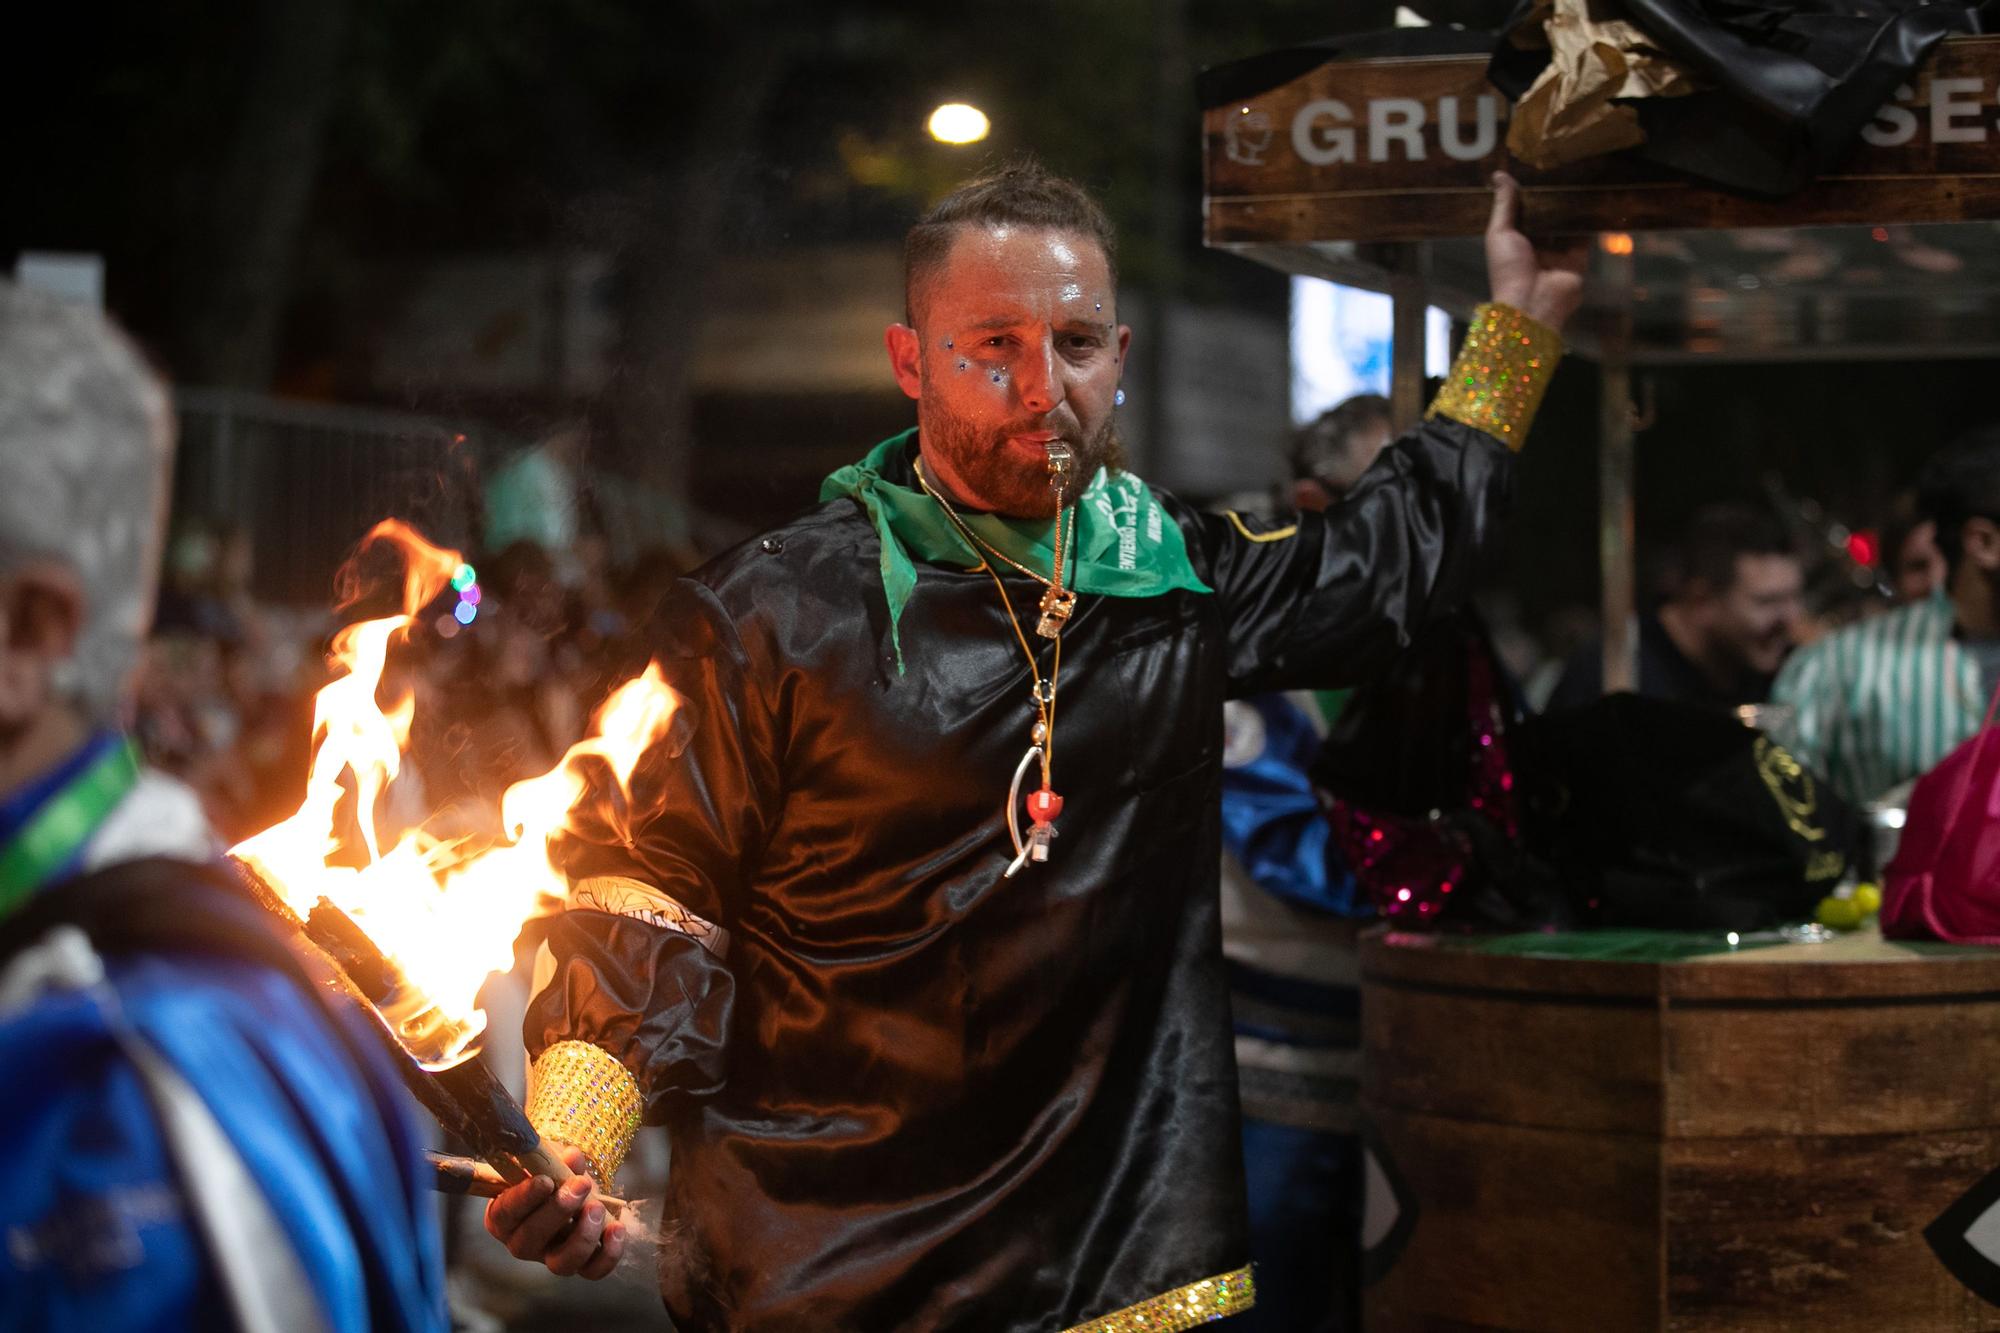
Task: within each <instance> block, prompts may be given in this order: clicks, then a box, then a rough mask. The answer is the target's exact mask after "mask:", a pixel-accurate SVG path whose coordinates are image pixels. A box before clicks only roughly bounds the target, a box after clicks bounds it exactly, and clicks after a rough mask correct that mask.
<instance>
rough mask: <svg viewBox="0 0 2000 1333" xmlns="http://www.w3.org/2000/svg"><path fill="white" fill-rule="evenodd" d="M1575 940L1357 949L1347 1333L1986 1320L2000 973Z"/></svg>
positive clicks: (1849, 947)
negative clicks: (1610, 949)
mask: <svg viewBox="0 0 2000 1333" xmlns="http://www.w3.org/2000/svg"><path fill="white" fill-rule="evenodd" d="M1582 943H1583V942H1582V941H1579V940H1577V939H1576V938H1575V937H1541V940H1540V941H1538V942H1529V941H1527V940H1525V938H1524V937H1511V938H1510V939H1509V940H1505V941H1500V942H1491V941H1488V942H1476V941H1456V942H1454V941H1449V940H1439V939H1437V938H1436V937H1429V936H1411V935H1399V934H1377V935H1375V936H1373V937H1371V938H1370V939H1368V940H1366V941H1364V943H1363V945H1362V953H1361V958H1362V969H1363V974H1362V993H1363V1001H1362V1029H1363V1041H1364V1046H1365V1066H1364V1073H1363V1081H1362V1102H1363V1108H1364V1112H1365V1114H1366V1117H1367V1121H1368V1137H1369V1147H1370V1161H1369V1166H1368V1176H1369V1188H1370V1201H1369V1216H1368V1224H1367V1228H1366V1230H1367V1234H1366V1236H1365V1240H1366V1242H1367V1252H1366V1258H1365V1265H1364V1266H1365V1267H1366V1269H1367V1270H1368V1272H1369V1274H1370V1276H1371V1278H1372V1281H1371V1284H1370V1285H1369V1286H1368V1287H1367V1289H1366V1291H1365V1297H1364V1299H1365V1309H1366V1313H1367V1327H1368V1328H1369V1329H1371V1330H1403V1329H1423V1330H1453V1329H1520V1330H1570V1329H1577V1330H1592V1331H1593V1333H1595V1331H1609V1330H1616V1331H1618V1333H1623V1331H1624V1330H1642V1329H1673V1330H1686V1331H1688V1333H1693V1331H1695V1330H1700V1331H1701V1333H1708V1331H1709V1330H1714V1331H1715V1333H1721V1331H1722V1330H1729V1331H1730V1333H1751V1331H1754V1330H1765V1329H1771V1330H1776V1329H1789V1330H1811V1333H1844V1331H1845V1330H1854V1331H1855V1333H1862V1331H1863V1330H1865V1331H1866V1333H1888V1331H1889V1330H1905V1329H1907V1330H1972V1329H1985V1330H1990V1329H2000V1306H1996V1305H1995V1304H1989V1303H1988V1299H1987V1298H1990V1299H1992V1300H1995V1301H2000V1267H1996V1266H1995V1261H2000V1207H1991V1206H1992V1205H1994V1204H1995V1203H2000V952H1992V951H1984V950H1969V949H1949V948H1946V947H1944V946H1908V945H1900V944H1895V943H1889V942H1884V941H1883V940H1882V939H1881V938H1880V937H1879V936H1877V935H1874V934H1873V933H1872V932H1866V933H1858V934H1856V935H1853V936H1849V937H1845V938H1842V939H1838V940H1835V941H1833V942H1830V943H1826V944H1790V945H1781V946H1779V947H1775V948H1762V949H1742V950H1739V951H1736V952H1725V953H1721V954H1719V955H1711V956H1701V957H1692V958H1679V959H1675V958H1672V957H1671V956H1670V955H1671V953H1672V952H1674V951H1675V950H1674V948H1673V945H1672V943H1671V942H1669V941H1667V940H1665V939H1664V938H1657V939H1655V940H1654V941H1653V945H1654V946H1655V947H1640V946H1645V945H1646V943H1647V942H1646V941H1645V940H1633V943H1634V945H1635V948H1634V950H1633V952H1636V953H1638V954H1639V955H1640V957H1639V958H1637V959H1633V958H1627V959H1604V958H1591V957H1577V956H1538V955H1537V953H1536V952H1533V951H1534V950H1540V951H1541V953H1542V954H1543V955H1546V954H1548V953H1551V952H1554V953H1563V952H1565V951H1570V952H1573V951H1576V950H1579V949H1580V948H1581V947H1582ZM1681 947H1682V948H1685V947H1686V941H1685V939H1683V940H1682V941H1681ZM1648 953H1651V954H1653V955H1654V956H1652V957H1646V956H1645V955H1646V954H1648ZM1989 1207H1991V1211H1990V1212H1989ZM1927 1230H1928V1231H1929V1233H1930V1234H1929V1235H1928V1236H1927V1235H1926V1232H1927ZM1981 1291H1983V1292H1984V1293H1985V1297H1986V1298H1982V1296H1981V1294H1980V1292H1981Z"/></svg>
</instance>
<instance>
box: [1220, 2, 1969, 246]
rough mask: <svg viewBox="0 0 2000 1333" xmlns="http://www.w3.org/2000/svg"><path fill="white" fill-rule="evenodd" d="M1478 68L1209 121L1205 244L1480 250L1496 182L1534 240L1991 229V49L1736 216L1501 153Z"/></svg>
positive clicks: (1619, 158) (1589, 165)
mask: <svg viewBox="0 0 2000 1333" xmlns="http://www.w3.org/2000/svg"><path fill="white" fill-rule="evenodd" d="M1508 109H1509V103H1508V100H1507V98H1506V97H1505V96H1504V95H1503V94H1501V93H1499V92H1498V91H1496V90H1495V89H1494V88H1493V87H1492V86H1491V85H1490V84H1488V83H1487V82H1486V60H1485V58H1484V57H1463V56H1452V57H1424V58H1416V59H1395V60H1357V61H1333V62H1330V63H1328V64H1325V65H1322V66H1320V67H1319V68H1318V69H1315V70H1313V71H1311V72H1310V73H1307V74H1305V75H1302V76H1300V77H1299V78H1297V79H1294V80H1292V81H1291V82H1290V83H1287V84H1284V85H1283V86H1281V87H1278V88H1274V89H1272V90H1271V91H1269V92H1267V93H1262V94H1259V95H1258V96H1256V97H1254V98H1251V99H1249V100H1247V101H1243V102H1237V103H1233V104H1230V105H1228V106H1223V107H1217V108H1214V109H1212V110H1210V111H1209V112H1207V114H1206V116H1205V117H1204V121H1203V137H1204V141H1205V146H1206V147H1205V159H1206V160H1205V170H1206V176H1207V190H1208V192H1207V236H1208V243H1209V244H1210V245H1213V246H1218V247H1224V248H1235V247H1250V246H1260V247H1261V246H1273V245H1302V244H1311V243H1315V242H1324V241H1411V240H1426V239H1431V238H1437V237H1446V236H1465V235H1472V234H1476V233H1478V232H1480V231H1481V230H1483V229H1484V227H1485V225H1486V215H1487V210H1488V208H1489V207H1490V204H1491V195H1490V193H1489V192H1488V188H1487V179H1488V178H1489V177H1490V176H1491V175H1492V173H1493V172H1494V171H1495V170H1497V169H1500V168H1503V167H1504V168H1505V169H1506V170H1508V171H1510V172H1512V173H1513V174H1514V175H1515V176H1517V177H1518V178H1519V179H1520V180H1521V182H1522V184H1523V185H1524V186H1526V187H1527V193H1526V196H1525V200H1524V204H1523V208H1524V215H1525V222H1526V225H1527V226H1528V227H1529V228H1530V229H1531V230H1534V231H1537V232H1541V233H1545V234H1546V233H1557V232H1592V231H1637V230H1650V229H1664V228H1711V227H1789V226H1815V225H1821V224H1834V223H1856V222H1858V223H1888V222H1951V221H1966V220H1974V219H1982V218H2000V125H1996V120H2000V36H1994V37H1959V38H1952V39H1950V40H1948V41H1945V42H1942V43H1940V44H1939V46H1938V49H1937V52H1936V55H1935V58H1934V59H1933V60H1932V61H1931V63H1930V64H1929V65H1928V66H1927V67H1926V68H1925V69H1924V70H1923V71H1921V72H1920V73H1919V74H1918V76H1917V77H1916V78H1915V80H1914V81H1913V83H1911V84H1908V85H1905V86H1904V87H1903V88H1900V89H1898V92H1897V96H1896V97H1895V98H1894V100H1893V101H1891V102H1890V103H1889V104H1888V105H1886V106H1884V107H1883V108H1882V110H1881V111H1880V112H1879V113H1878V114H1877V116H1876V117H1875V119H1874V120H1873V121H1872V122H1871V123H1870V124H1869V125H1868V126H1867V127H1866V128H1865V129H1864V131H1863V134H1862V141H1861V142H1859V143H1857V144H1856V145H1855V146H1854V148H1853V150H1852V151H1851V153H1850V154H1849V155H1848V157H1847V158H1846V160H1845V161H1844V162H1843V163H1842V164H1841V166H1840V168H1839V169H1838V170H1837V171H1835V172H1833V173H1831V174H1828V175H1826V176H1822V177H1821V178H1820V179H1819V180H1818V181H1816V182H1814V183H1813V184H1812V185H1809V186H1807V187H1806V188H1805V189H1804V190H1802V191H1800V192H1799V193H1798V194H1796V195H1793V196H1792V197H1790V198H1788V199H1785V200H1782V201H1778V202H1770V201H1763V200H1753V199H1744V198H1741V197H1739V196H1736V195H1733V194H1729V193H1726V192H1724V191H1721V190H1718V189H1712V188H1706V187H1703V186H1700V185H1695V184H1691V183H1689V182H1688V181H1686V180H1685V179H1683V178H1681V177H1679V176H1676V175H1674V174H1672V173H1671V172H1668V171H1667V170H1666V169H1664V168H1661V167H1655V166H1652V165H1651V164H1649V163H1647V162H1644V161H1642V160H1640V159H1639V158H1637V157H1636V156H1633V155H1631V154H1629V153H1626V154H1613V155H1607V156H1602V157H1597V158H1591V159H1587V160H1585V161H1582V162H1578V163H1573V164H1571V165H1569V166H1567V167H1563V168H1560V169H1557V170H1554V171H1548V172H1537V171H1533V170H1531V169H1529V168H1526V167H1524V166H1522V165H1520V164H1518V163H1516V162H1515V161H1513V160H1512V158H1511V157H1510V156H1509V154H1508V153H1507V148H1506V140H1507V113H1508Z"/></svg>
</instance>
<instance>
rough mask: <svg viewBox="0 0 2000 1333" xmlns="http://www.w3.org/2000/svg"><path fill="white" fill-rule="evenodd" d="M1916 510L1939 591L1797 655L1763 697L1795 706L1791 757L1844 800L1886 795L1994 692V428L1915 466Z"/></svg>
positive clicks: (1998, 551)
mask: <svg viewBox="0 0 2000 1333" xmlns="http://www.w3.org/2000/svg"><path fill="white" fill-rule="evenodd" d="M1917 511H1918V513H1919V514H1920V515H1922V516H1923V517H1924V518H1925V519H1928V520H1929V521H1930V522H1932V523H1934V524H1935V525H1936V528H1935V533H1936V541H1937V545H1938V549H1939V550H1940V551H1941V552H1942V553H1943V556H1944V566H1945V577H1944V581H1943V583H1942V585H1941V586H1939V587H1937V588H1936V589H1935V590H1934V591H1932V592H1931V593H1930V594H1929V595H1928V596H1925V597H1921V598H1919V599H1917V600H1915V601H1912V602H1910V603H1909V604H1907V605H1905V606H1899V607H1897V608H1896V609H1895V610H1893V611H1890V612H1889V613H1887V614H1886V615H1880V616H1876V617H1874V618H1873V619H1871V620H1864V621H1861V622H1860V623H1858V624H1854V625H1849V626H1847V627H1846V628H1845V629H1841V630H1837V631H1835V632H1834V633H1832V634H1829V635H1827V636H1826V637H1825V638H1823V639H1821V640H1820V641H1819V642H1817V643H1815V644H1813V645H1812V646H1811V647H1809V648H1805V649H1802V650H1801V651H1800V652H1799V653H1798V654H1797V655H1796V656H1795V657H1793V658H1792V660H1791V661H1789V662H1787V663H1786V664H1785V669H1784V671H1783V672H1781V673H1780V674H1779V676H1778V683H1777V686H1776V688H1774V689H1773V690H1772V692H1771V697H1772V699H1774V700H1775V701H1777V702H1778V703H1781V704H1787V705H1789V706H1790V707H1791V708H1792V709H1794V710H1795V716H1794V717H1793V719H1792V723H1791V727H1790V731H1789V735H1788V739H1789V740H1790V741H1791V742H1792V745H1791V748H1792V750H1793V752H1794V753H1796V754H1797V755H1798V757H1799V758H1800V759H1801V760H1803V761H1804V762H1805V763H1806V764H1808V765H1810V766H1811V767H1812V768H1814V769H1815V770H1817V771H1818V772H1821V773H1824V774H1825V775H1826V777H1827V780H1828V781H1829V782H1831V783H1832V784H1833V786H1834V788H1835V790H1837V791H1839V792H1840V794H1841V795H1843V796H1845V797H1847V799H1849V800H1850V801H1857V802H1863V801H1874V800H1879V799H1883V798H1885V797H1886V798H1890V799H1895V796H1894V794H1895V793H1896V792H1897V789H1899V788H1901V787H1902V786H1903V785H1904V784H1905V783H1908V782H1909V781H1910V780H1911V779H1913V778H1915V777H1918V776H1920V775H1921V774H1923V773H1926V772H1928V771H1929V770H1930V769H1931V768H1932V767H1934V766H1935V765H1936V764H1937V762H1938V761H1939V760H1941V759H1943V758H1944V757H1945V756H1946V755H1947V754H1950V753H1951V752H1952V750H1953V749H1955V748H1957V747H1958V746H1959V745H1961V744H1963V743H1964V742H1965V741H1966V740H1967V739H1969V738H1970V737H1971V736H1972V735H1973V734H1974V733H1975V732H1977V731H1978V730H1979V725H1980V722H1981V720H1982V719H1983V718H1984V717H1985V716H1986V709H1987V706H1988V701H1989V700H1990V699H1992V697H1993V696H1994V694H1995V693H1996V692H2000V427H1995V426H1988V427H1986V428H1985V429H1983V430H1979V431H1975V432H1973V433H1972V434H1970V435H1968V436H1965V437H1964V438H1962V439H1960V440H1958V441H1957V442H1956V443H1954V444H1953V445H1952V446H1951V447H1950V448H1948V449H1946V450H1944V451H1943V452H1942V453H1940V454H1939V455H1938V456H1937V457H1935V458H1933V459H1931V461H1930V462H1929V463H1927V464H1925V465H1924V470H1923V472H1922V474H1921V475H1920V476H1919V477H1918V478H1917Z"/></svg>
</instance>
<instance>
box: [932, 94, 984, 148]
mask: <svg viewBox="0 0 2000 1333" xmlns="http://www.w3.org/2000/svg"><path fill="white" fill-rule="evenodd" d="M992 128H993V122H992V121H990V120H988V119H987V118H986V113H985V112H984V111H981V110H980V109H979V108H978V107H976V106H967V105H966V104H965V103H963V102H946V103H945V104H944V105H943V106H941V107H939V108H938V109H937V110H935V111H933V112H931V118H930V132H931V138H933V139H936V140H937V141H938V142H939V143H952V144H965V143H978V142H979V141H980V140H981V139H984V138H985V137H986V132H987V131H988V130H990V129H992Z"/></svg>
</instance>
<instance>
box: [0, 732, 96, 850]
mask: <svg viewBox="0 0 2000 1333" xmlns="http://www.w3.org/2000/svg"><path fill="white" fill-rule="evenodd" d="M124 743H125V738H124V737H123V736H121V735H120V734H119V733H117V732H115V731H100V732H98V733H97V734H96V735H94V736H92V737H91V738H90V739H89V740H88V741H86V742H84V744H83V745H82V746H81V747H80V748H78V749H77V751H76V752H75V753H74V754H72V755H70V757H69V758H67V759H65V760H63V761H62V762H61V763H60V764H57V765H56V766H55V767H54V768H52V769H50V770H49V771H48V772H46V773H44V774H42V775H41V776H40V777H37V778H35V779H34V780H32V781H30V782H27V783H24V784H22V785H21V786H19V787H16V788H14V790H12V791H10V792H8V793H7V795H6V797H5V798H4V799H0V847H5V846H6V845H7V844H8V843H10V842H12V841H14V839H15V838H16V837H17V836H18V835H19V834H20V832H21V830H22V829H23V828H26V827H27V824H28V821H29V820H31V819H33V818H34V817H35V813H36V812H37V811H39V810H40V809H41V808H42V807H43V806H44V805H46V804H48V800H49V798H50V797H51V796H54V795H55V794H56V793H57V792H59V791H61V790H62V789H63V788H64V787H67V786H69V784H70V783H72V782H74V781H76V780H77V779H78V778H80V777H82V776H83V774H84V772H85V771H86V770H88V769H89V768H90V766H91V765H92V764H94V763H96V762H97V761H98V760H99V759H100V758H102V757H103V756H104V755H105V754H106V753H107V752H108V751H110V750H113V749H116V748H117V747H118V746H120V745H123V744H124ZM82 856H83V849H82V848H81V847H79V848H78V849H77V851H76V854H75V855H74V856H72V857H71V858H70V863H69V864H67V865H64V866H60V867H58V868H57V871H56V874H55V876H54V878H57V879H60V878H63V877H64V876H67V875H69V874H71V873H73V872H74V871H75V870H76V862H77V861H79V860H81V859H82Z"/></svg>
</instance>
